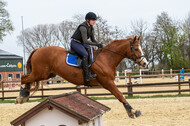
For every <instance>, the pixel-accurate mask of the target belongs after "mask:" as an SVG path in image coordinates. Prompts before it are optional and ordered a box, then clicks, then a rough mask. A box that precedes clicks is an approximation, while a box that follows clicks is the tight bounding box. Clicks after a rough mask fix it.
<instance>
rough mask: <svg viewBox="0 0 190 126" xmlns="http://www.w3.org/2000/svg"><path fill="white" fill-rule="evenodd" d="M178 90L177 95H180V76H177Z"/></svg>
mask: <svg viewBox="0 0 190 126" xmlns="http://www.w3.org/2000/svg"><path fill="white" fill-rule="evenodd" d="M178 89H179V94H181V91H180V90H181V84H180V74H178Z"/></svg>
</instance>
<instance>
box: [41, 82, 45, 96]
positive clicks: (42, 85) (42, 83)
mask: <svg viewBox="0 0 190 126" xmlns="http://www.w3.org/2000/svg"><path fill="white" fill-rule="evenodd" d="M44 84H45V81H41V90H42V91H41V92H42V98H43V97H44V90H43V87H44Z"/></svg>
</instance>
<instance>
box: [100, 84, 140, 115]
mask: <svg viewBox="0 0 190 126" xmlns="http://www.w3.org/2000/svg"><path fill="white" fill-rule="evenodd" d="M102 86H103V87H104V88H105V89H107V90H109V91H110V92H111V93H112V94H113V95H114V96H115V97H116V98H117V99H118V100H119V101H120V102H122V103H123V105H124V107H125V109H126V111H127V114H128V116H129V117H130V118H135V117H138V116H140V115H141V112H140V111H138V110H135V109H133V108H132V107H131V106H130V104H129V103H128V102H127V101H126V99H125V98H124V96H123V94H122V93H121V92H120V91H119V90H118V88H117V87H116V85H115V83H114V81H111V80H110V81H108V82H106V83H104V84H102Z"/></svg>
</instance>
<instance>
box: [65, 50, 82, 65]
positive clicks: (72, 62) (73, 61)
mask: <svg viewBox="0 0 190 126" xmlns="http://www.w3.org/2000/svg"><path fill="white" fill-rule="evenodd" d="M66 63H67V64H68V65H71V66H76V67H79V65H78V64H77V56H76V55H72V54H70V53H68V54H67V58H66Z"/></svg>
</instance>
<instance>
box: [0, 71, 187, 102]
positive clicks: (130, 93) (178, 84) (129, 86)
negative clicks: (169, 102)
mask: <svg viewBox="0 0 190 126" xmlns="http://www.w3.org/2000/svg"><path fill="white" fill-rule="evenodd" d="M184 75H190V74H189V73H188V74H184ZM160 76H162V75H141V76H139V75H135V76H132V75H129V76H120V77H119V78H128V79H129V83H126V84H122V85H117V87H118V88H126V89H127V92H122V93H123V94H124V95H128V96H133V94H153V93H176V92H177V93H179V94H181V92H190V80H189V81H181V80H180V74H172V75H171V74H167V75H165V76H178V82H163V83H143V84H132V82H131V79H132V78H135V77H160ZM47 81H63V79H51V80H45V81H42V82H41V83H42V85H41V88H40V89H38V91H41V95H38V96H31V98H43V97H49V96H50V95H44V91H53V90H76V91H79V92H81V90H84V94H85V95H87V96H105V95H112V94H111V93H91V94H89V93H87V90H91V89H102V88H103V87H101V86H99V87H92V88H86V87H84V86H76V87H61V88H43V83H45V82H47ZM14 82H18V81H11V82H10V81H9V82H3V81H2V82H0V84H1V90H0V93H1V94H2V97H0V99H1V100H4V99H15V98H16V97H5V93H11V92H19V90H4V84H7V83H14ZM147 86H148V87H151V86H152V87H157V86H163V87H167V86H176V87H178V90H162V91H137V92H134V91H133V87H147ZM182 86H189V89H181V87H182Z"/></svg>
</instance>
